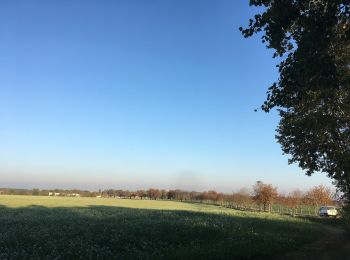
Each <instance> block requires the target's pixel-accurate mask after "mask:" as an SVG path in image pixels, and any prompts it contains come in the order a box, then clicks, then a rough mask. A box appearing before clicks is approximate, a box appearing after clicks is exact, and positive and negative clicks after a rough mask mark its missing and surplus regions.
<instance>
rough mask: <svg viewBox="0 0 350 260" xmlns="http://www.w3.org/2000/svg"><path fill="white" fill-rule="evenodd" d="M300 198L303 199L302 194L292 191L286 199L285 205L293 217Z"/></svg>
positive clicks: (296, 190)
mask: <svg viewBox="0 0 350 260" xmlns="http://www.w3.org/2000/svg"><path fill="white" fill-rule="evenodd" d="M302 198H303V193H302V192H301V191H300V190H298V189H295V190H293V191H292V192H291V193H290V194H289V195H288V196H287V197H286V203H287V205H288V207H290V208H291V209H292V214H293V216H294V215H295V211H296V209H297V208H298V207H299V206H300V204H301V201H302Z"/></svg>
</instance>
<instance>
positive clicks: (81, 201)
mask: <svg viewBox="0 0 350 260" xmlns="http://www.w3.org/2000/svg"><path fill="white" fill-rule="evenodd" d="M321 230H322V224H320V223H316V222H313V221H310V220H306V219H300V218H292V217H289V216H281V215H276V214H268V213H252V212H243V211H237V210H233V209H226V208H222V207H218V206H213V205H203V204H199V203H194V204H191V203H181V202H174V201H150V200H127V199H104V198H66V197H35V196H5V195H3V196H0V259H233V258H239V259H257V258H258V259H268V258H271V257H280V256H283V254H285V253H286V252H288V251H293V250H295V249H297V248H299V247H300V246H302V245H304V244H306V243H309V242H311V241H312V240H314V239H316V238H317V236H318V235H319V234H320V232H321Z"/></svg>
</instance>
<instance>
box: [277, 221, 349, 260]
mask: <svg viewBox="0 0 350 260" xmlns="http://www.w3.org/2000/svg"><path fill="white" fill-rule="evenodd" d="M277 259H286V260H296V259H298V260H306V259H307V260H309V259H310V260H311V259H318V260H328V259H332V260H334V259H350V240H349V236H348V235H347V234H346V232H345V230H343V229H341V228H338V227H331V226H326V227H325V233H324V234H323V235H322V236H321V237H320V238H319V239H318V240H316V241H315V242H313V243H311V244H308V245H306V246H305V247H303V248H301V249H300V250H297V251H294V252H290V253H288V254H287V255H284V256H283V257H279V258H277Z"/></svg>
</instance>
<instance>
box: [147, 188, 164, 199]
mask: <svg viewBox="0 0 350 260" xmlns="http://www.w3.org/2000/svg"><path fill="white" fill-rule="evenodd" d="M160 194H161V193H160V191H159V190H158V189H149V190H147V196H148V197H149V198H150V199H151V200H156V199H158V198H159V197H160Z"/></svg>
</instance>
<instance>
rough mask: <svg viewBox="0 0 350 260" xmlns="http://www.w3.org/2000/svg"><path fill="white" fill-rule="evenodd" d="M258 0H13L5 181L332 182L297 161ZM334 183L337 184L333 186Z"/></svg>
mask: <svg viewBox="0 0 350 260" xmlns="http://www.w3.org/2000/svg"><path fill="white" fill-rule="evenodd" d="M254 13H255V11H254V9H253V8H251V7H249V5H248V1H215V2H214V1H149V2H147V3H146V2H145V1H132V2H131V1H126V0H125V1H118V2H114V1H104V2H103V3H102V2H100V1H88V2H86V1H74V2H70V1H60V2H45V1H31V2H30V3H29V2H24V1H5V2H2V3H1V8H0V24H1V27H0V39H1V40H0V57H1V58H0V93H1V94H0V120H1V121H0V122H1V123H0V125H1V127H0V144H1V145H0V186H2V187H7V186H11V187H14V188H79V189H94V190H98V189H100V188H101V189H103V188H122V189H139V188H151V187H154V188H164V189H173V188H180V189H186V190H198V191H202V190H211V189H214V190H217V191H221V192H231V191H235V190H238V189H240V188H242V187H247V188H250V187H251V186H252V185H253V184H254V183H255V182H256V181H258V180H261V181H264V182H266V183H271V184H273V185H275V186H277V187H278V188H279V190H280V191H282V192H288V191H290V190H292V189H294V188H299V189H301V190H306V189H308V188H310V187H312V186H315V185H319V184H324V185H326V186H332V185H331V180H330V179H328V178H327V177H326V176H325V174H321V173H319V174H315V175H314V176H312V177H308V176H305V174H304V173H303V172H302V170H301V169H299V168H298V167H297V166H296V165H292V166H291V165H288V163H287V159H288V157H287V156H285V155H282V151H281V149H280V146H279V144H277V143H276V140H275V138H274V135H275V128H276V125H277V123H278V116H277V113H276V112H275V111H274V112H271V113H268V114H267V113H263V112H254V109H256V108H258V107H259V106H260V105H261V104H262V103H263V101H264V100H265V92H266V90H267V88H268V87H269V86H270V84H271V83H273V82H274V81H275V80H276V79H277V77H278V73H277V69H276V68H275V66H274V65H275V64H276V61H274V60H273V59H272V52H271V51H269V50H267V49H266V48H265V47H264V45H263V44H261V41H260V39H259V37H254V38H251V39H244V38H243V37H242V35H241V34H240V32H239V30H238V28H239V26H245V25H246V24H247V23H248V20H249V18H250V17H251V16H252V15H253V14H254ZM332 187H333V186H332Z"/></svg>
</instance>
